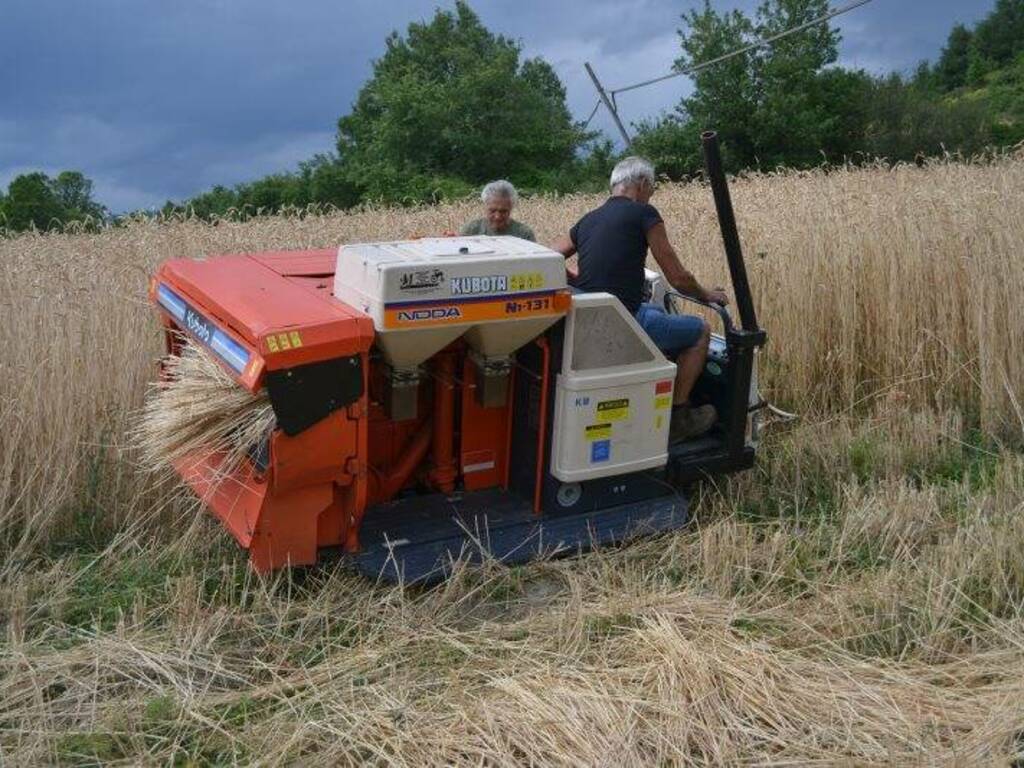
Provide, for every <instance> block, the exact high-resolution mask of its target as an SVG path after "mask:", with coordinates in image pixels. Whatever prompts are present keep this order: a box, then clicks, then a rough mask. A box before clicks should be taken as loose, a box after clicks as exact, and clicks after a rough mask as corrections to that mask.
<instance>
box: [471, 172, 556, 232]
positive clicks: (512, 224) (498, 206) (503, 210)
mask: <svg viewBox="0 0 1024 768" xmlns="http://www.w3.org/2000/svg"><path fill="white" fill-rule="evenodd" d="M480 200H481V201H483V204H484V217H483V218H480V219H474V220H473V221H471V222H469V223H468V224H466V226H464V227H463V228H462V231H461V232H460V233H459V234H461V235H511V236H512V237H521V238H522V239H523V240H530V241H531V242H536V240H537V238H536V236H535V235H534V234H533V230H532V229H530V228H529V227H528V226H526V225H525V224H523V223H522V222H519V221H516V220H515V219H513V218H512V209H513V208H514V207H515V205H516V202H517V201H518V200H519V195H518V193H517V192H516V188H515V187H513V186H512V183H511V182H508V181H505V179H498V180H497V181H492V182H491V183H490V184H488V185H487V186H485V187H484V188H483V191H481V192H480Z"/></svg>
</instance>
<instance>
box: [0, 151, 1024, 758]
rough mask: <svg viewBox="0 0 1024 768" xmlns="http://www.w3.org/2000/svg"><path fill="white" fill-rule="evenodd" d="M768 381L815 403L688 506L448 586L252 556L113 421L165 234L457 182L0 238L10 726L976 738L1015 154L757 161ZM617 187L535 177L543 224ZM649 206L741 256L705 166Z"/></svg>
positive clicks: (519, 754)
mask: <svg viewBox="0 0 1024 768" xmlns="http://www.w3.org/2000/svg"><path fill="white" fill-rule="evenodd" d="M733 198H734V203H735V206H736V209H737V214H738V220H739V227H740V232H741V236H742V239H743V243H744V247H745V251H746V254H747V257H748V268H749V271H750V275H751V282H752V286H753V290H754V295H755V300H756V302H757V305H758V311H759V316H760V319H761V322H762V324H763V325H764V327H765V328H767V329H768V332H769V335H770V341H769V346H768V348H767V349H766V350H765V353H764V355H763V356H762V361H761V369H760V372H761V376H762V388H763V390H764V392H765V393H766V394H767V395H768V396H769V397H770V398H771V399H772V400H773V401H774V402H776V403H777V404H779V405H780V406H781V407H783V408H785V409H787V410H796V411H799V412H800V413H802V414H804V419H803V421H802V422H801V424H800V425H799V426H796V427H787V428H782V429H777V430H776V431H775V432H774V433H773V434H772V435H770V437H769V439H768V441H767V444H766V446H765V451H764V452H763V453H764V456H763V460H762V461H761V462H760V464H759V467H758V469H757V470H756V471H755V472H753V473H749V474H748V475H747V476H745V477H742V478H736V479H733V480H730V481H728V482H723V483H721V484H720V486H719V487H717V488H712V487H707V488H706V489H705V491H704V492H703V493H702V495H701V498H700V499H699V501H698V502H697V503H696V505H695V506H696V508H697V510H698V519H699V526H698V528H697V529H694V530H690V531H687V532H683V533H680V534H678V535H675V536H670V537H665V538H662V539H659V540H656V541H649V542H644V543H640V544H637V545H634V546H632V547H629V548H625V549H622V550H618V551H608V552H602V553H597V554H595V555H592V556H588V557H585V558H582V559H579V560H571V561H561V562H554V563H542V564H537V565H535V566H531V567H529V568H525V569H515V570H507V569H503V568H501V567H499V566H497V565H494V566H492V567H490V568H488V569H485V570H484V571H483V572H464V573H461V574H460V575H459V576H458V577H456V578H455V579H453V580H452V581H451V582H450V583H448V584H447V585H445V586H444V587H442V588H440V589H436V590H432V591H428V592H415V591H402V590H395V589H386V588H383V587H375V586H372V585H370V584H368V583H366V582H364V581H361V580H359V579H355V578H353V577H351V576H349V575H347V574H346V573H344V572H342V571H337V570H334V569H329V568H328V569H322V570H321V571H316V572H313V573H309V574H281V575H278V576H276V577H274V578H272V579H269V580H259V579H256V578H254V577H253V576H252V575H251V574H249V573H248V572H247V570H246V569H245V567H244V560H243V559H242V558H241V557H240V556H239V554H238V553H236V552H235V551H234V549H233V546H232V545H231V543H230V542H226V541H225V540H224V539H225V538H226V537H225V536H223V535H222V534H220V533H218V532H215V531H216V530H217V529H216V528H215V526H213V525H212V524H211V523H210V522H209V521H208V520H206V519H205V518H203V517H202V516H198V517H197V516H196V515H195V514H194V512H193V511H192V509H191V507H190V505H189V503H188V501H187V500H185V499H183V498H182V497H181V496H180V495H178V494H176V493H174V492H173V490H172V489H171V488H169V487H168V486H166V485H161V484H160V483H159V482H157V481H155V480H153V479H152V478H151V477H149V476H147V475H146V474H145V473H143V472H140V471H139V470H138V468H137V467H136V466H135V464H134V457H133V456H132V455H131V454H130V452H128V453H125V452H124V451H123V448H124V446H125V441H126V437H125V435H126V431H127V429H128V427H129V424H130V415H131V414H132V413H133V412H134V411H135V410H136V409H137V408H139V406H140V405H141V400H142V395H143V393H144V391H145V387H146V382H147V381H148V380H149V379H151V378H152V376H153V372H154V363H155V360H156V358H157V357H158V355H159V354H160V352H161V348H160V339H159V335H158V333H157V330H156V323H155V321H154V319H153V316H152V313H151V311H150V310H149V309H148V307H147V305H146V302H145V296H144V294H145V286H146V280H147V277H148V275H149V274H150V272H151V271H152V269H153V267H154V266H155V265H156V264H157V263H158V262H159V261H161V260H162V259H165V258H170V257H175V256H194V257H199V256H201V255H203V254H209V253H219V252H238V251H246V250H263V249H277V248H308V247H325V246H331V245H335V244H338V243H341V242H352V241H357V240H374V239H392V238H396V237H402V236H410V235H425V234H433V233H438V232H441V231H444V230H451V229H456V228H457V227H458V225H459V224H460V223H461V222H462V221H463V220H464V219H466V218H468V217H469V216H470V215H472V214H473V213H475V206H473V205H470V204H459V205H452V206H442V207H436V208H424V209H417V210H405V211H373V210H369V211H363V212H358V213H351V214H332V215H327V216H316V217H312V216H311V217H306V218H301V219H300V218H295V217H292V218H288V217H275V218H266V219H258V220H254V221H250V222H246V223H239V222H220V223H218V224H216V225H210V224H205V223H202V222H198V221H194V220H186V221H173V222H165V223H154V222H137V223H134V224H131V225H129V226H127V227H124V228H118V229H112V230H108V231H105V232H103V233H101V234H98V235H75V234H65V235H46V236H39V235H27V236H21V237H18V238H15V239H9V240H0V260H2V263H3V264H4V270H3V272H2V273H0V306H2V307H3V316H4V318H5V322H4V323H3V324H2V325H0V350H2V352H0V381H2V382H3V387H2V390H0V393H2V394H0V556H2V557H3V559H2V561H0V625H2V626H3V628H4V631H5V638H4V639H3V640H2V641H0V642H2V644H0V759H2V760H4V761H7V762H10V763H12V764H30V763H38V762H44V761H50V762H60V761H63V762H89V761H103V762H111V761H117V760H123V761H125V762H138V761H140V760H144V761H160V762H162V761H167V760H175V759H177V760H182V759H195V760H198V761H200V762H221V763H230V762H234V761H238V762H250V761H258V762H266V763H275V762H287V761H305V762H310V761H316V762H337V763H351V764H357V763H364V762H378V763H382V764H391V763H394V764H432V763H446V762H447V763H453V762H454V763H464V764H474V765H476V764H481V763H487V762H491V763H519V764H529V763H536V764H573V765H575V764H593V765H599V764H604V765H611V764H614V765H647V764H657V763H659V762H669V763H686V762H695V763H705V762H709V761H710V762H723V763H731V762H773V761H775V762H786V761H790V762H807V761H836V760H843V759H851V760H855V761H857V762H861V763H866V762H875V763H888V762H904V763H905V762H908V761H919V762H927V763H935V762H947V763H958V762H959V763H963V762H972V763H977V762H987V763H992V764H1006V762H1007V761H1008V760H1012V759H1014V758H1019V757H1021V752H1022V746H1021V740H1020V732H1021V730H1022V729H1024V705H1022V704H1021V702H1022V701H1024V680H1022V679H1021V676H1020V674H1019V670H1020V668H1021V664H1022V663H1024V650H1022V649H1024V567H1022V566H1021V565H1020V558H1019V553H1020V552H1021V551H1022V548H1024V523H1021V522H1020V521H1021V519H1022V518H1021V514H1020V513H1021V512H1022V511H1024V506H1022V505H1024V462H1022V459H1021V456H1020V454H1019V453H1018V452H1016V451H1015V450H1014V446H1015V445H1019V444H1020V441H1021V436H1022V430H1024V417H1022V414H1021V409H1020V406H1019V403H1021V402H1022V401H1024V333H1022V330H1024V312H1022V311H1021V308H1020V306H1021V304H1020V297H1021V296H1022V295H1024V262H1022V260H1021V259H1020V254H1021V253H1024V162H1022V161H1021V160H1019V159H1017V160H1014V159H1004V160H1001V161H998V162H996V163H994V164H988V165H967V164H956V163H948V164H935V165H931V166H927V167H924V168H914V167H901V168H897V169H895V170H891V171H890V170H887V169H882V168H873V169H866V170H857V171H843V172H836V173H827V174H826V173H823V172H813V173H788V174H778V175H771V176H755V177H750V178H746V179H739V180H736V181H735V182H734V184H733ZM597 202H599V198H597V197H589V196H578V197H569V198H562V199H557V200H554V199H550V200H549V199H537V200H528V201H524V202H523V203H522V205H521V207H520V209H519V210H518V216H519V217H520V218H522V219H523V220H525V221H527V222H528V223H529V224H531V225H532V226H533V227H534V229H535V230H536V231H537V232H538V234H539V236H540V237H541V238H542V239H550V238H553V237H555V236H556V235H558V234H560V233H562V232H564V231H565V230H566V229H567V227H568V226H569V225H570V224H571V223H572V222H573V221H574V220H575V219H576V218H577V217H578V216H579V215H580V214H581V213H583V212H584V211H586V210H587V209H589V208H590V207H592V206H593V205H595V204H596V203H597ZM654 202H655V203H656V204H657V205H658V207H659V209H660V210H661V212H662V215H663V216H664V218H665V220H666V222H668V224H669V230H670V234H671V235H672V236H673V240H674V241H675V242H676V244H677V247H678V249H679V251H680V255H681V257H682V259H683V261H684V263H685V264H687V265H688V266H689V267H690V268H691V269H693V270H694V272H695V273H696V274H697V275H698V277H700V278H701V280H702V281H703V282H705V284H713V283H726V282H727V280H726V276H727V271H726V268H725V264H724V259H723V257H722V254H721V245H720V240H719V238H718V234H717V230H716V227H717V224H716V221H715V218H714V214H713V210H712V207H711V200H710V194H709V192H708V190H707V189H706V188H702V187H700V186H697V185H678V186H668V187H664V188H662V189H661V190H659V192H658V193H657V195H656V197H655V199H654Z"/></svg>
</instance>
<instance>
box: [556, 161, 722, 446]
mask: <svg viewBox="0 0 1024 768" xmlns="http://www.w3.org/2000/svg"><path fill="white" fill-rule="evenodd" d="M611 192H612V194H611V197H609V198H608V200H607V201H606V202H605V203H604V205H602V206H601V207H599V208H596V209H594V210H593V211H591V212H590V213H588V214H586V215H585V216H584V217H583V218H582V219H580V220H579V221H578V222H576V225H575V226H573V228H572V229H571V230H569V235H568V236H567V237H562V238H561V239H560V240H558V241H557V242H556V243H555V244H554V245H553V246H552V247H553V248H554V249H555V250H557V251H559V252H560V253H561V254H562V255H563V256H565V257H566V258H568V257H570V256H572V255H573V254H576V253H578V254H579V271H578V274H576V275H574V276H573V278H574V279H573V283H574V285H575V286H576V287H577V288H579V289H580V290H582V291H587V292H594V291H605V292H607V293H610V294H612V295H613V296H615V297H617V298H618V299H619V301H621V302H622V303H623V305H624V306H625V307H626V309H627V310H628V311H629V312H630V313H631V314H633V316H634V317H636V319H637V322H639V323H640V326H641V327H642V328H643V329H644V330H645V331H646V332H647V335H648V336H650V337H651V339H652V340H653V341H654V343H655V344H656V345H657V347H658V349H660V350H661V351H662V352H663V353H664V354H665V355H666V356H667V357H669V358H670V359H672V360H674V361H675V362H676V365H677V366H678V369H677V371H676V382H675V390H674V393H673V406H672V422H671V427H670V430H669V441H670V442H679V441H681V440H687V439H689V438H693V437H697V436H699V435H702V434H704V433H705V432H707V431H708V430H709V429H710V428H711V427H712V426H713V425H714V423H715V420H716V418H717V414H716V413H715V409H714V406H711V405H703V406H700V407H699V408H693V407H691V406H690V392H691V390H692V389H693V385H694V384H695V383H696V381H697V378H698V377H699V376H700V372H701V371H702V370H703V369H704V361H705V359H706V357H707V352H708V342H709V341H710V339H711V331H710V329H709V328H708V325H707V323H706V322H704V319H703V318H701V317H697V316H694V315H674V314H672V315H670V314H668V313H666V312H665V311H664V310H663V309H662V308H660V307H657V306H655V305H653V304H643V303H641V302H642V296H643V288H644V266H645V264H646V262H647V250H648V248H650V251H651V253H652V254H653V255H654V260H655V261H656V262H657V263H658V266H659V267H660V268H661V272H662V274H663V275H664V276H665V279H666V280H667V281H668V283H669V285H671V286H672V287H673V288H675V289H676V290H677V291H679V292H680V293H685V294H687V295H689V296H693V297H695V298H698V299H700V300H702V301H706V302H710V303H716V304H727V303H728V297H727V296H726V295H725V291H724V290H723V289H722V288H712V289H710V290H708V289H705V288H703V287H702V286H701V284H700V283H698V282H697V279H696V278H695V277H694V276H693V275H692V274H691V273H690V272H689V271H688V270H687V269H685V268H684V267H683V265H682V264H680V263H679V257H678V255H676V252H675V249H674V248H673V247H672V244H671V243H670V242H669V240H668V232H667V231H666V229H665V222H664V221H663V220H662V218H661V214H659V213H658V210H657V209H656V208H655V207H654V206H653V205H651V204H650V202H649V201H650V199H651V195H653V194H654V166H652V165H651V164H650V163H649V162H648V161H647V160H644V159H643V158H641V157H627V158H625V159H623V160H621V161H620V162H619V163H618V164H617V165H616V166H615V169H614V170H613V171H612V177H611Z"/></svg>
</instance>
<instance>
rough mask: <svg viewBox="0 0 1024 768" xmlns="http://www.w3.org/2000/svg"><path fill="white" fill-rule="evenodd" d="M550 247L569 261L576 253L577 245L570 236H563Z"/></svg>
mask: <svg viewBox="0 0 1024 768" xmlns="http://www.w3.org/2000/svg"><path fill="white" fill-rule="evenodd" d="M549 247H550V248H551V250H552V251H558V252H559V253H560V254H562V255H563V256H564V257H565V258H567V259H568V258H569V257H570V256H572V255H573V254H575V253H576V244H575V243H574V242H573V241H572V238H571V237H569V236H568V235H562V236H561V237H560V238H558V239H557V240H555V241H554V242H553V243H551V245H550V246H549Z"/></svg>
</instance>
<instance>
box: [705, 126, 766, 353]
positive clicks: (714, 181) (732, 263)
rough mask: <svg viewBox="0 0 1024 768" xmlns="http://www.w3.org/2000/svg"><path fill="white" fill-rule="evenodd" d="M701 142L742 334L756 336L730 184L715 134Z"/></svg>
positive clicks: (752, 302)
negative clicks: (727, 180) (730, 194)
mask: <svg viewBox="0 0 1024 768" xmlns="http://www.w3.org/2000/svg"><path fill="white" fill-rule="evenodd" d="M700 141H701V145H702V146H703V148H704V167H705V168H706V170H707V174H708V181H710V182H711V192H712V194H713V195H714V197H715V210H716V211H717V212H718V226H719V228H720V229H721V230H722V242H723V244H724V245H725V257H726V259H727V260H728V262H729V276H730V277H731V278H732V287H733V290H734V291H735V292H736V307H737V308H738V309H739V311H740V325H741V326H742V328H743V330H744V331H748V332H750V333H758V332H760V330H761V329H760V328H758V325H757V314H756V313H755V312H754V300H753V298H752V297H751V295H750V283H749V282H748V281H747V267H746V265H745V264H744V262H743V250H742V249H741V248H740V236H739V232H737V231H736V216H735V214H733V210H732V198H731V197H730V196H729V185H728V184H727V183H726V181H725V173H724V171H723V170H722V154H721V152H720V151H719V149H718V134H717V133H715V132H714V131H705V132H704V133H702V134H701V135H700ZM762 341H763V340H762Z"/></svg>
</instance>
